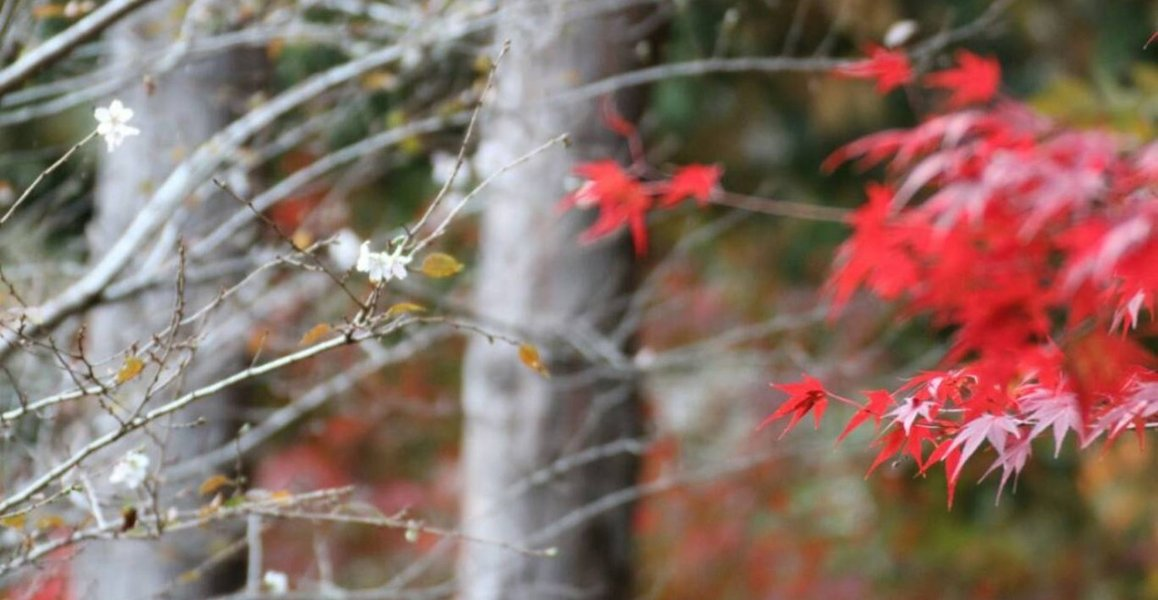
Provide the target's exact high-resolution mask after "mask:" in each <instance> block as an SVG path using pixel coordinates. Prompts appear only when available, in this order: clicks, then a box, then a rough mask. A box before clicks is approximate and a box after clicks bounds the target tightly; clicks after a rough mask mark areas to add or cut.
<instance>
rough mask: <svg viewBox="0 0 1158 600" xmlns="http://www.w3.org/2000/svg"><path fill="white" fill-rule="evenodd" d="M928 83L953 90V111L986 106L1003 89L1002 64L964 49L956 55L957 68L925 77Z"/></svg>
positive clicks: (950, 98)
mask: <svg viewBox="0 0 1158 600" xmlns="http://www.w3.org/2000/svg"><path fill="white" fill-rule="evenodd" d="M925 83H926V84H927V85H929V86H932V87H938V88H944V89H947V90H950V91H951V92H952V95H951V96H949V106H950V108H961V107H963V106H968V105H970V104H974V103H984V102H988V101H990V100H991V99H993V97H994V96H996V95H997V88H998V87H1000V86H1001V65H1000V64H998V62H997V60H996V59H993V58H982V57H980V56H977V55H976V54H973V53H972V52H969V51H967V50H962V51H960V52H958V53H957V66H956V67H954V68H952V69H946V70H944V71H937V72H936V73H930V74H928V75H926V76H925Z"/></svg>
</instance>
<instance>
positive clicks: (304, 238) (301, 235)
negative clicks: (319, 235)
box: [290, 229, 314, 250]
mask: <svg viewBox="0 0 1158 600" xmlns="http://www.w3.org/2000/svg"><path fill="white" fill-rule="evenodd" d="M290 241H291V242H293V244H294V248H297V249H298V250H305V249H306V248H309V247H310V244H312V243H314V236H312V235H310V232H308V231H306V230H305V229H299V230H297V231H295V232H294V234H293V236H292V237H290Z"/></svg>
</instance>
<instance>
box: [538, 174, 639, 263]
mask: <svg viewBox="0 0 1158 600" xmlns="http://www.w3.org/2000/svg"><path fill="white" fill-rule="evenodd" d="M575 173H576V174H577V175H580V176H582V177H585V178H587V179H588V182H587V183H585V184H583V186H582V187H580V188H579V189H578V190H576V191H575V192H573V193H571V194H568V195H567V196H566V197H564V198H563V200H562V202H561V203H560V205H559V206H560V208H561V209H564V210H566V209H569V208H573V207H576V206H577V207H580V208H590V207H598V208H599V217H598V218H597V219H596V220H595V223H594V224H592V225H591V227H589V228H588V229H587V231H585V232H583V235H582V236H581V238H580V239H582V240H583V241H585V242H591V241H594V240H597V239H599V238H602V237H604V236H608V235H611V234H613V233H615V232H616V231H618V230H619V229H620V228H622V227H624V226H628V227H630V229H631V238H632V241H633V242H634V244H635V253H636V255H639V256H642V255H643V254H646V253H647V211H648V210H649V209H650V208H651V206H652V197H651V195H650V194H649V193H648V190H647V189H646V187H645V186H644V185H643V184H642V183H640V182H639V181H637V180H636V179H635V178H634V177H632V175H631V174H630V173H628V172H627V171H625V170H624V169H623V167H620V166H619V164H618V163H616V162H615V161H611V160H599V161H594V162H588V163H583V164H580V165H579V166H577V167H575Z"/></svg>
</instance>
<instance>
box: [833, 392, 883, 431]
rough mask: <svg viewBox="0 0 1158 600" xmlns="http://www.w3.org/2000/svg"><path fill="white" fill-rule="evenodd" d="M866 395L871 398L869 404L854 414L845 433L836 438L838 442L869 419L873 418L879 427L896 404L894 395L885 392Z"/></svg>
mask: <svg viewBox="0 0 1158 600" xmlns="http://www.w3.org/2000/svg"><path fill="white" fill-rule="evenodd" d="M866 394H867V395H868V398H869V399H868V402H867V403H865V405H864V407H862V408H861V409H860V410H858V411H856V414H854V415H853V416H852V418H851V419H849V420H848V425H847V426H845V428H844V431H842V432H841V433H840V436H838V437H837V438H836V441H837V442H840V441H842V440H844V438H846V437H848V434H850V433H852V432H853V430H855V429H856V428H857V427H860V426H861V424H862V423H864V422H865V421H867V420H868V419H869V417H872V418H873V420H875V421H876V424H877V426H878V427H879V426H880V424H881V418H883V417H884V416H885V413H886V412H887V409H888V407H890V406H892V405H893V403H894V401H893V396H892V394H890V393H888V392H887V391H885V390H874V391H871V392H866Z"/></svg>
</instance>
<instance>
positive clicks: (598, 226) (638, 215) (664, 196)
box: [559, 103, 723, 256]
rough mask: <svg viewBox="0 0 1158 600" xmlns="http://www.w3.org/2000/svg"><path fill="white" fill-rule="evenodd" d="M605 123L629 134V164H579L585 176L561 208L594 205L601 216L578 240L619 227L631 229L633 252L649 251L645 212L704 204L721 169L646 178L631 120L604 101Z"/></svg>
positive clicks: (578, 170) (693, 167)
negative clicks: (689, 201) (682, 204)
mask: <svg viewBox="0 0 1158 600" xmlns="http://www.w3.org/2000/svg"><path fill="white" fill-rule="evenodd" d="M604 122H605V123H606V125H607V126H608V128H609V129H611V130H612V131H614V132H616V133H618V134H619V135H621V136H623V137H625V138H627V139H628V142H629V146H630V148H631V151H632V154H633V159H634V160H633V162H632V165H631V166H629V167H627V168H624V167H622V166H620V165H619V163H617V162H615V161H613V160H597V161H591V162H585V163H581V164H579V165H577V166H576V167H575V169H574V172H575V174H576V175H578V176H579V177H581V178H583V179H584V182H583V184H582V185H581V186H580V187H579V189H577V190H575V191H574V192H572V193H570V194H568V195H567V196H565V197H564V198H563V200H562V202H561V203H560V205H559V208H560V209H561V210H570V209H573V208H581V209H586V208H595V209H598V211H599V215H598V217H596V219H595V222H594V223H593V224H592V225H591V226H590V227H589V228H587V230H586V231H584V232H583V234H582V236H581V237H580V240H581V241H583V242H593V241H595V240H598V239H600V238H604V237H606V236H609V235H612V234H614V233H616V232H618V231H620V230H621V229H623V228H625V227H626V228H628V229H629V230H630V231H631V240H632V243H633V245H634V247H635V254H636V256H643V255H644V254H646V253H647V217H648V214H649V213H650V212H651V211H653V210H656V209H667V208H672V207H674V206H676V205H677V204H679V203H680V202H683V201H684V200H687V199H689V198H693V199H695V201H696V203H697V204H698V205H700V206H705V205H706V204H707V203H708V202H709V201H710V200H711V198H712V196H713V195H715V194H716V193H717V192H718V191H719V182H720V176H721V175H722V174H723V169H721V168H720V167H719V166H716V165H701V164H692V165H686V166H683V167H680V168H678V169H676V171H675V173H673V174H672V175H671V177H670V178H666V179H655V180H651V181H648V180H644V178H643V175H644V174H645V172H646V171H647V168H646V166H645V164H646V163H645V162H644V159H643V153H642V150H641V148H642V145H641V144H640V141H639V135H638V133H637V131H636V129H635V127H634V126H633V125H631V123H629V122H627V121H626V120H625V119H623V118H622V117H621V116H619V115H618V114H616V113H615V111H614V110H613V109H612V108H610V104H607V103H605V104H604Z"/></svg>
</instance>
